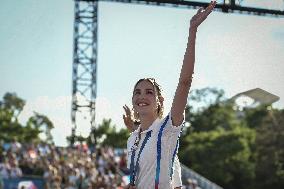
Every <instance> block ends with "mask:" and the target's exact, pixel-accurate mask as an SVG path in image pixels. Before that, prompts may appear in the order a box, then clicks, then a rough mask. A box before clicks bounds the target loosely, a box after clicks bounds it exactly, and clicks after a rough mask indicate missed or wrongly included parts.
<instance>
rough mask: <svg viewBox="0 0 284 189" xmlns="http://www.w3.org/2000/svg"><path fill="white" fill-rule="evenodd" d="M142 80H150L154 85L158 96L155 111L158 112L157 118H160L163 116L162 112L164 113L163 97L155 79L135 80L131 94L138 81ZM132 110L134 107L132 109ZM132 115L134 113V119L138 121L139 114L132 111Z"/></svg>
mask: <svg viewBox="0 0 284 189" xmlns="http://www.w3.org/2000/svg"><path fill="white" fill-rule="evenodd" d="M142 81H148V82H150V83H151V84H152V85H153V86H154V91H155V92H156V94H157V96H158V100H159V103H158V109H157V113H158V116H159V118H162V117H163V113H164V103H163V99H164V98H163V96H162V88H161V86H160V85H159V84H158V83H157V82H156V80H155V79H154V78H143V79H139V80H138V81H137V82H136V84H135V85H134V89H133V94H134V90H135V88H136V87H137V85H138V84H139V83H140V82H142ZM133 94H132V96H133ZM133 111H134V109H133ZM133 115H134V119H135V121H136V122H139V115H138V113H137V112H135V111H134V113H133Z"/></svg>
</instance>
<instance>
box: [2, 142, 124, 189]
mask: <svg viewBox="0 0 284 189" xmlns="http://www.w3.org/2000/svg"><path fill="white" fill-rule="evenodd" d="M0 152H1V154H0V180H1V178H2V179H5V178H6V179H7V178H17V177H21V176H23V175H37V176H41V177H42V178H43V179H44V181H45V188H46V189H61V188H63V189H85V188H87V189H89V188H97V189H100V188H103V189H119V188H123V187H124V186H125V185H126V183H127V179H126V178H127V177H122V174H121V173H120V170H124V171H127V169H126V154H125V152H124V151H123V150H119V151H118V150H114V149H113V148H111V147H103V148H98V149H93V150H90V149H89V148H88V146H87V145H78V146H77V147H76V148H71V147H66V148H61V147H55V146H54V145H50V144H45V143H39V144H20V143H19V142H17V141H16V140H14V141H13V142H11V143H5V144H1V150H0Z"/></svg>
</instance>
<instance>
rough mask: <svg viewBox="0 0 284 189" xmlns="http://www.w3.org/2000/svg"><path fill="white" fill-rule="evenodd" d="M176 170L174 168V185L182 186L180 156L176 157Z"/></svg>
mask: <svg viewBox="0 0 284 189" xmlns="http://www.w3.org/2000/svg"><path fill="white" fill-rule="evenodd" d="M173 166H174V170H173V187H174V188H176V187H180V186H182V180H181V167H180V162H179V159H178V156H176V157H175V161H174V164H173Z"/></svg>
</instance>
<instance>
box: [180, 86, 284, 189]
mask: <svg viewBox="0 0 284 189" xmlns="http://www.w3.org/2000/svg"><path fill="white" fill-rule="evenodd" d="M214 98H215V99H214ZM208 99H209V100H208ZM196 104H198V105H200V104H201V106H199V107H198V108H193V107H195V105H196ZM234 107H235V104H233V103H232V102H230V101H229V100H226V99H225V98H224V92H223V91H219V92H218V90H217V89H214V88H205V89H201V90H198V91H197V92H195V91H193V92H192V93H191V96H190V97H189V105H188V106H187V107H186V111H185V113H186V115H185V120H186V122H188V123H189V125H190V127H188V128H186V130H185V131H184V132H183V135H182V137H181V141H180V144H181V145H180V152H179V156H180V159H181V160H182V162H183V163H184V164H185V165H187V166H189V167H190V168H192V169H193V170H195V171H197V172H199V173H200V174H201V175H203V176H205V177H207V178H208V179H209V180H212V181H213V182H216V183H217V184H219V185H221V186H222V187H224V188H226V189H237V188H238V189H239V188H244V189H251V188H255V189H264V188H276V189H280V188H284V150H283V149H284V124H283V123H284V113H283V111H284V110H273V109H272V108H271V107H267V106H260V107H257V108H250V109H244V111H242V112H239V111H238V110H237V109H236V108H234Z"/></svg>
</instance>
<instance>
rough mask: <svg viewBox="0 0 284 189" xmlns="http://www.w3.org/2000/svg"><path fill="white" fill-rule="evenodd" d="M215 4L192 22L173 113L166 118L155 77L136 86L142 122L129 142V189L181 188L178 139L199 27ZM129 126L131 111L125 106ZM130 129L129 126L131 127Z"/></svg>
mask: <svg viewBox="0 0 284 189" xmlns="http://www.w3.org/2000/svg"><path fill="white" fill-rule="evenodd" d="M215 5H216V2H215V1H212V2H211V3H210V4H209V6H208V7H207V8H206V9H203V8H200V9H199V10H198V12H197V14H196V15H194V16H193V17H192V19H191V20H190V28H189V37H188V43H187V48H186V52H185V55H184V60H183V64H182V68H181V72H180V77H179V82H178V85H177V89H176V92H175V96H174V99H173V102H172V107H171V110H170V112H169V113H168V114H167V116H166V117H165V118H163V102H164V98H163V97H162V95H161V88H160V86H159V85H158V84H157V83H156V81H155V80H154V79H152V78H144V79H140V80H139V81H138V82H137V83H136V84H135V86H134V90H133V94H132V105H133V111H134V118H135V121H136V122H137V123H139V125H138V128H137V129H136V130H135V131H133V132H132V133H131V135H130V137H129V139H128V141H127V150H128V168H129V169H130V184H129V186H127V188H129V189H134V188H137V189H142V188H143V189H153V188H155V189H158V188H162V189H172V188H173V187H175V188H176V187H181V186H182V184H181V179H180V177H181V176H180V166H179V161H178V157H177V151H178V139H179V136H180V133H181V130H182V126H183V124H182V123H183V120H184V109H185V106H186V103H187V97H188V93H189V89H190V86H191V80H192V75H193V70H194V62H195V38H196V32H197V28H198V26H199V25H200V24H201V23H202V22H203V21H204V20H205V19H206V18H207V16H208V15H209V14H210V13H211V11H212V10H213V8H214V6H215ZM124 110H125V111H126V114H128V115H126V116H125V115H124V116H123V118H124V121H125V123H134V121H127V117H129V112H130V111H129V109H128V107H127V106H125V107H124ZM128 128H129V127H128Z"/></svg>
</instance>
